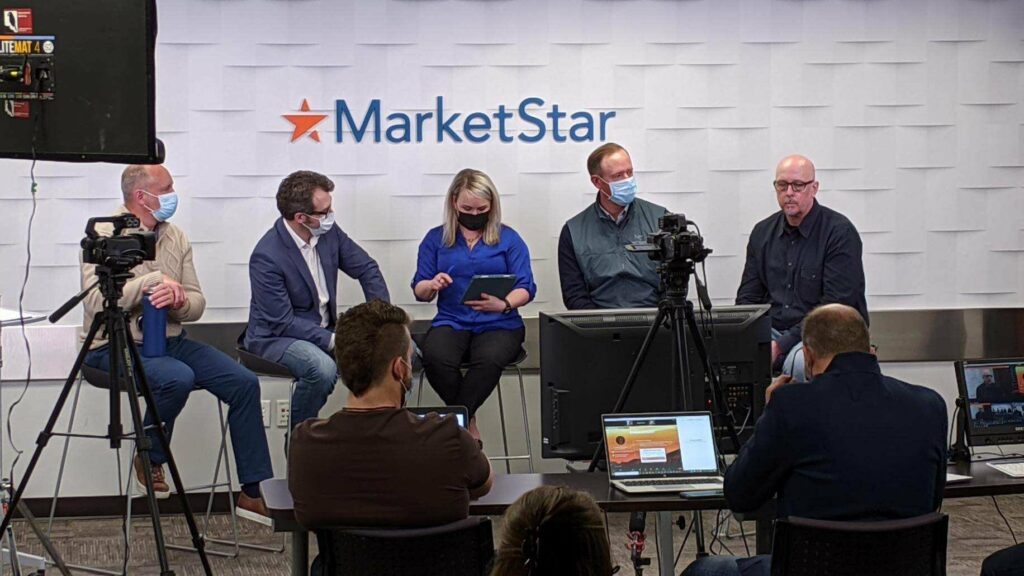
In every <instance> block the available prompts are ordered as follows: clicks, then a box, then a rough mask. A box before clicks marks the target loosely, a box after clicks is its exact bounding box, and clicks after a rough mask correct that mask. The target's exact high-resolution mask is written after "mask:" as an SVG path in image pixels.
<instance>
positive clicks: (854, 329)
mask: <svg viewBox="0 0 1024 576" xmlns="http://www.w3.org/2000/svg"><path fill="white" fill-rule="evenodd" d="M801 334H802V338H803V342H804V346H806V347H808V348H810V349H811V350H813V351H814V353H815V354H816V355H818V356H834V355H836V354H842V353H844V352H870V351H871V336H870V335H869V334H868V325H867V324H866V323H865V322H864V318H862V317H861V315H860V312H858V311H857V309H856V308H851V307H850V306H847V305H845V304H825V305H823V306H818V307H817V308H815V309H814V310H811V313H810V314H808V315H807V317H805V318H804V323H803V329H802V330H801Z"/></svg>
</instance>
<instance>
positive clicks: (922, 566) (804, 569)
mask: <svg viewBox="0 0 1024 576" xmlns="http://www.w3.org/2000/svg"><path fill="white" fill-rule="evenodd" d="M948 528H949V517H948V516H946V515H945V514H939V513H936V512H933V513H931V514H925V515H923V516H917V517H914V518H907V519H905V520H885V521H879V522H835V521H828V520H811V519H808V518H793V517H791V518H786V519H781V520H778V521H776V522H775V542H774V545H773V547H772V576H825V575H828V576H883V575H885V576H888V575H891V574H899V575H900V576H945V574H946V535H947V530H948Z"/></svg>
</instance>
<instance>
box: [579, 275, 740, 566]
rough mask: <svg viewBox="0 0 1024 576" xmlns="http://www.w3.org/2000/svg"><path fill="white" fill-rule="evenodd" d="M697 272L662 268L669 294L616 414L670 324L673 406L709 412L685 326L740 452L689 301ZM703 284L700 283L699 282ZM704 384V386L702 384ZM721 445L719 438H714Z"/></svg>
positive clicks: (699, 531) (700, 548)
mask: <svg viewBox="0 0 1024 576" xmlns="http://www.w3.org/2000/svg"><path fill="white" fill-rule="evenodd" d="M693 272H694V261H693V260H691V259H679V260H670V261H666V262H662V263H661V264H660V265H659V266H658V275H659V276H660V277H661V286H662V292H663V293H664V294H665V295H664V296H663V297H662V298H661V301H660V302H658V313H657V315H656V316H655V317H654V322H653V323H652V324H651V328H650V329H649V330H648V331H647V335H646V336H645V337H644V341H643V343H642V344H641V345H640V350H639V352H638V353H637V356H636V360H635V361H634V362H633V367H632V368H631V369H630V371H629V375H628V376H627V377H626V383H625V384H624V385H623V386H622V391H621V392H619V398H618V399H617V400H616V401H615V407H614V408H612V413H613V414H617V413H620V412H622V410H623V408H624V407H625V406H626V401H627V400H628V399H629V394H630V392H632V390H633V384H635V383H636V378H637V376H638V375H639V374H640V369H641V367H643V365H644V361H645V360H646V359H647V353H648V352H649V351H650V349H651V345H652V344H653V343H654V338H655V337H656V336H657V334H658V330H660V329H661V326H662V325H663V324H664V323H665V322H668V325H669V328H670V329H671V330H672V351H673V355H674V357H673V362H672V384H671V386H672V388H671V394H672V405H673V408H674V409H676V410H685V411H700V410H705V407H704V406H701V405H699V398H702V397H703V394H701V395H699V396H697V395H695V393H694V388H693V382H692V379H693V374H692V373H691V372H690V356H689V353H688V350H689V348H688V346H687V339H686V331H685V330H683V325H684V324H685V325H686V326H687V329H688V330H689V332H690V336H691V337H692V338H693V344H694V349H695V350H696V351H697V355H698V356H699V357H700V361H701V364H702V365H703V367H704V374H706V375H707V378H708V387H709V388H710V389H711V399H712V403H713V408H714V410H713V414H714V415H715V416H717V417H718V421H719V423H720V424H724V426H725V428H726V430H727V432H728V434H729V439H730V440H731V441H732V443H733V446H735V447H736V449H737V450H738V449H739V446H740V443H739V436H738V435H737V434H736V426H735V423H734V422H733V416H732V409H731V408H730V407H729V405H728V404H727V403H726V402H725V399H724V397H723V396H722V388H721V385H720V382H719V380H718V371H717V370H715V369H714V366H713V365H712V364H711V360H710V358H709V357H708V351H707V348H706V347H705V346H704V339H703V337H702V336H701V334H700V331H699V330H698V328H697V319H696V318H695V316H694V312H693V303H692V302H690V301H689V300H688V299H687V296H688V294H689V289H690V276H692V275H693ZM698 282H699V281H698ZM703 296H704V297H703V298H702V301H703V304H704V306H705V308H707V310H708V311H709V312H710V310H711V302H710V299H709V298H707V297H706V295H703ZM701 384H703V383H701ZM714 439H715V441H717V435H716V436H714ZM604 445H605V438H604V435H603V434H602V435H601V442H600V443H599V444H598V446H597V450H595V451H594V457H593V458H592V459H591V460H590V466H589V468H588V471H589V472H593V471H594V470H595V469H597V464H598V461H599V460H600V459H601V456H602V455H603V454H604ZM699 514H700V513H699V512H694V522H693V527H694V537H695V539H696V542H697V555H698V557H700V556H707V551H706V550H705V549H704V527H703V525H702V524H701V522H700V515H699Z"/></svg>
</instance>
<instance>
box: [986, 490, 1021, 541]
mask: <svg viewBox="0 0 1024 576" xmlns="http://www.w3.org/2000/svg"><path fill="white" fill-rule="evenodd" d="M992 504H993V505H994V506H995V507H996V512H998V513H999V517H1000V518H1002V519H1003V523H1004V524H1006V529H1007V530H1009V531H1010V537H1011V538H1013V544H1014V545H1017V535H1016V534H1014V533H1013V527H1011V526H1010V521H1009V520H1007V519H1006V516H1004V515H1003V511H1002V510H1000V509H999V502H998V501H996V497H995V496H993V497H992Z"/></svg>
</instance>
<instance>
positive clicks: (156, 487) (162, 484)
mask: <svg viewBox="0 0 1024 576" xmlns="http://www.w3.org/2000/svg"><path fill="white" fill-rule="evenodd" d="M134 466H135V490H136V492H137V493H138V494H137V495H138V496H145V495H146V472H145V469H144V468H143V467H142V458H139V455H138V454H136V455H135V464H134ZM149 467H150V469H151V470H152V471H153V494H154V495H155V496H156V498H157V500H163V499H165V498H169V497H170V496H171V487H170V486H168V485H167V480H166V479H164V467H163V466H162V465H157V464H153V463H150V465H149Z"/></svg>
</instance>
